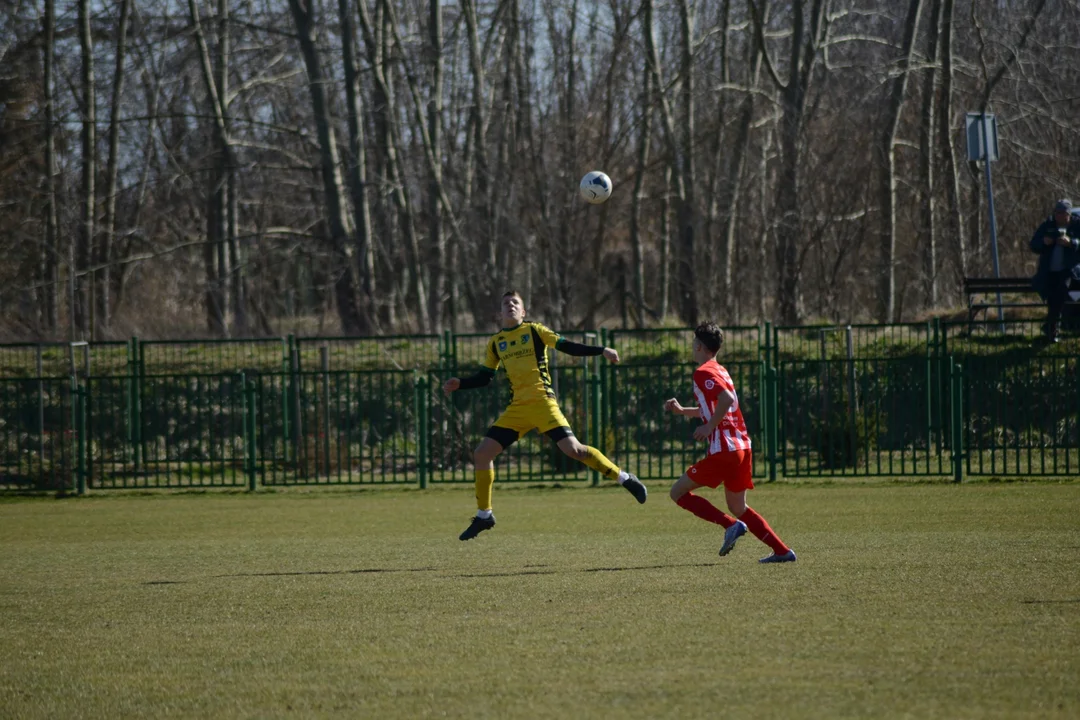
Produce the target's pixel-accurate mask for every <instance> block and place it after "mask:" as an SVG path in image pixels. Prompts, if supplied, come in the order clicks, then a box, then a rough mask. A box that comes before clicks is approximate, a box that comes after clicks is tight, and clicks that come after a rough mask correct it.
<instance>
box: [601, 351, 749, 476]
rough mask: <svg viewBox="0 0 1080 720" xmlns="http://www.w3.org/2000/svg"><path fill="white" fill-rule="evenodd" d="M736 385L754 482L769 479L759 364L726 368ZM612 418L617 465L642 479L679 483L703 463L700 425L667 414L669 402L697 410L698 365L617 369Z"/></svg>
mask: <svg viewBox="0 0 1080 720" xmlns="http://www.w3.org/2000/svg"><path fill="white" fill-rule="evenodd" d="M723 366H724V367H725V368H726V369H727V371H728V373H729V374H730V375H731V381H732V383H733V384H734V385H735V393H736V395H737V397H738V400H739V409H740V410H741V411H742V414H743V419H744V420H745V421H746V429H747V431H748V432H749V434H750V442H751V444H752V446H753V448H754V476H755V477H759V478H760V477H765V476H766V475H767V474H768V472H767V457H766V451H765V433H764V414H763V409H764V408H763V403H762V399H763V389H764V379H765V378H764V365H763V364H762V363H760V362H733V363H723ZM608 373H609V375H610V377H611V381H610V383H609V388H610V390H609V392H610V393H611V395H610V397H609V398H608V399H607V401H608V403H609V407H610V408H611V410H610V416H609V418H608V424H607V435H608V438H609V447H612V448H613V459H614V460H615V461H616V462H621V463H623V464H624V465H625V467H626V468H627V469H628V470H629V471H630V472H633V473H634V474H636V475H637V476H638V477H639V478H642V479H667V480H675V479H677V478H678V477H679V476H681V475H682V474H683V472H685V471H686V469H687V468H688V467H690V466H691V465H693V464H694V463H696V462H698V461H699V460H701V459H703V458H704V457H705V455H706V446H705V444H704V443H702V442H698V441H696V440H694V438H693V432H694V428H695V427H697V426H698V424H699V423H700V421H698V420H695V419H692V418H686V417H681V416H678V415H673V414H672V413H669V412H665V411H664V402H665V401H666V400H667V399H668V398H672V397H674V398H676V399H678V400H679V401H680V402H681V403H682V404H683V405H684V406H686V407H696V406H697V405H698V402H697V399H696V398H695V397H694V392H693V373H694V365H693V364H683V365H622V364H620V365H618V366H615V367H611V368H609V369H608Z"/></svg>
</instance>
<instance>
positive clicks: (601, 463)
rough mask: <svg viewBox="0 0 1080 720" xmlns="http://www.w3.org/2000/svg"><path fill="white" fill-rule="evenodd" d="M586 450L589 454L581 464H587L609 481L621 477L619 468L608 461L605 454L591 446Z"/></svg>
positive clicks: (586, 447)
mask: <svg viewBox="0 0 1080 720" xmlns="http://www.w3.org/2000/svg"><path fill="white" fill-rule="evenodd" d="M585 449H586V450H587V451H588V453H589V454H588V455H587V456H586V457H585V458H584V459H583V460H582V461H581V462H583V463H585V464H586V465H588V466H589V467H591V468H592V469H593V470H595V471H596V472H598V473H600V474H601V475H603V476H604V477H606V478H608V479H609V480H614V479H615V478H617V477H619V468H618V466H617V465H615V464H614V463H613V462H611V461H610V460H608V459H607V457H606V456H605V455H604V453H602V452H600V451H599V450H597V449H596V448H594V447H592V446H590V445H586V446H585Z"/></svg>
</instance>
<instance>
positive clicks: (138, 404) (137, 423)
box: [131, 336, 146, 472]
mask: <svg viewBox="0 0 1080 720" xmlns="http://www.w3.org/2000/svg"><path fill="white" fill-rule="evenodd" d="M131 346H132V349H133V350H134V351H135V362H134V364H133V365H132V367H131V371H132V372H131V446H132V452H133V453H134V458H133V459H134V465H135V471H136V472H138V471H139V469H140V467H141V466H142V379H143V374H144V370H145V369H146V368H145V365H144V361H145V357H144V350H143V345H142V343H141V342H140V341H139V338H137V337H135V336H132V338H131Z"/></svg>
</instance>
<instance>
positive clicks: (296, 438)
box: [287, 343, 304, 468]
mask: <svg viewBox="0 0 1080 720" xmlns="http://www.w3.org/2000/svg"><path fill="white" fill-rule="evenodd" d="M290 378H291V380H292V388H291V390H290V392H291V394H292V407H291V408H290V411H291V412H292V428H291V430H292V437H291V438H287V441H288V440H291V441H292V444H293V456H292V459H293V462H294V463H296V467H297V468H303V466H302V465H301V464H300V459H301V447H300V443H301V442H303V438H304V429H303V426H302V425H301V420H303V409H302V408H301V407H300V397H301V394H300V383H301V382H302V381H303V379H304V376H303V375H301V374H300V347H299V346H298V345H297V344H295V343H294V344H293V347H292V370H291V372H290Z"/></svg>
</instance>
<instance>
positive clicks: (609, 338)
mask: <svg viewBox="0 0 1080 720" xmlns="http://www.w3.org/2000/svg"><path fill="white" fill-rule="evenodd" d="M609 343H610V346H609ZM600 347H615V334H614V332H610V333H609V332H608V329H607V328H604V327H602V328H600ZM597 363H598V364H599V365H600V405H599V407H598V408H597V410H598V411H599V413H600V415H599V422H600V437H602V438H605V439H606V438H607V430H608V427H610V425H611V383H612V382H613V380H614V377H615V376H614V375H613V374H612V372H611V365H609V364H608V363H606V362H602V361H601V360H600V359H599V358H598V359H597ZM612 445H613V446H612V448H611V451H612V452H614V451H615V448H614V443H613V444H612Z"/></svg>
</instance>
